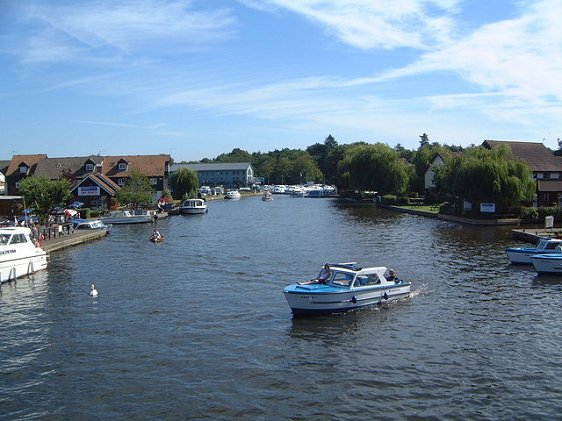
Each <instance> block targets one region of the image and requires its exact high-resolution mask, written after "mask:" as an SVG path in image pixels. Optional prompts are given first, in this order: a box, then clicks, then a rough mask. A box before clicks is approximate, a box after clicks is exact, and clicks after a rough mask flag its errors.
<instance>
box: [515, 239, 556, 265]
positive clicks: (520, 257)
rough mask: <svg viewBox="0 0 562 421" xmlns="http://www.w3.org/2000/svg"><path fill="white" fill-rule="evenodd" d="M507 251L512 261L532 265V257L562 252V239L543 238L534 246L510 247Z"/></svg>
mask: <svg viewBox="0 0 562 421" xmlns="http://www.w3.org/2000/svg"><path fill="white" fill-rule="evenodd" d="M505 252H506V253H507V257H509V260H510V261H511V263H514V264H527V265H530V264H531V257H532V256H536V255H537V254H546V253H548V254H551V253H562V240H561V239H558V238H541V239H540V240H539V241H538V243H537V244H536V245H535V246H534V247H509V248H506V249H505Z"/></svg>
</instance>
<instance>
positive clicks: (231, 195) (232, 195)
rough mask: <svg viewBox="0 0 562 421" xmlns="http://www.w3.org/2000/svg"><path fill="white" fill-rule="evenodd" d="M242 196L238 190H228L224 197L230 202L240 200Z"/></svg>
mask: <svg viewBox="0 0 562 421" xmlns="http://www.w3.org/2000/svg"><path fill="white" fill-rule="evenodd" d="M241 197H242V196H241V195H240V192H239V191H238V190H229V191H227V192H226V196H224V198H225V199H230V200H236V199H240V198H241Z"/></svg>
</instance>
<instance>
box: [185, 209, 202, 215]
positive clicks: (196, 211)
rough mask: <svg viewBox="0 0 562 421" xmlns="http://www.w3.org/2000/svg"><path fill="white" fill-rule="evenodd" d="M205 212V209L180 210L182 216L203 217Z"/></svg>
mask: <svg viewBox="0 0 562 421" xmlns="http://www.w3.org/2000/svg"><path fill="white" fill-rule="evenodd" d="M207 211H208V209H207V208H180V213H181V214H182V215H204V214H206V213H207Z"/></svg>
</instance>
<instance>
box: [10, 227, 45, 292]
mask: <svg viewBox="0 0 562 421" xmlns="http://www.w3.org/2000/svg"><path fill="white" fill-rule="evenodd" d="M46 267H47V253H46V252H45V250H43V249H42V248H40V247H36V246H35V244H34V243H33V240H32V239H31V229H29V228H25V227H5V228H1V229H0V283H2V282H7V281H11V280H14V279H17V278H19V277H21V276H25V275H30V274H32V273H35V272H37V271H39V270H41V269H45V268H46Z"/></svg>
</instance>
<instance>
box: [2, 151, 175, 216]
mask: <svg viewBox="0 0 562 421" xmlns="http://www.w3.org/2000/svg"><path fill="white" fill-rule="evenodd" d="M170 162H171V157H170V155H166V154H160V155H122V156H100V155H92V156H85V157H59V158H48V157H47V155H44V154H41V155H14V157H13V158H12V160H11V161H10V165H9V167H8V173H7V177H6V178H7V186H8V192H9V194H17V193H18V187H19V182H20V181H21V180H22V179H23V178H25V177H28V176H32V175H34V176H43V177H47V178H49V179H51V180H57V179H61V178H67V179H68V180H70V181H71V182H72V193H73V195H74V200H78V201H80V202H83V203H84V204H85V206H86V207H92V208H108V207H109V206H110V204H111V198H112V197H113V196H114V195H115V193H116V192H117V191H118V190H119V189H120V188H121V187H122V186H124V185H125V183H126V182H127V180H128V179H129V178H130V176H131V173H132V172H133V171H135V170H136V171H139V172H140V174H142V175H143V176H145V177H147V178H148V179H149V180H150V183H151V184H152V186H153V188H154V195H153V201H154V202H156V201H157V200H158V199H159V198H160V197H161V196H162V194H163V192H164V191H165V190H166V189H167V188H168V184H169V174H170Z"/></svg>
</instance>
